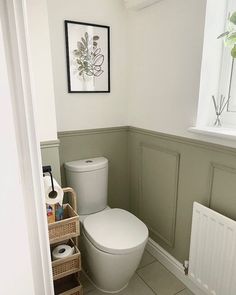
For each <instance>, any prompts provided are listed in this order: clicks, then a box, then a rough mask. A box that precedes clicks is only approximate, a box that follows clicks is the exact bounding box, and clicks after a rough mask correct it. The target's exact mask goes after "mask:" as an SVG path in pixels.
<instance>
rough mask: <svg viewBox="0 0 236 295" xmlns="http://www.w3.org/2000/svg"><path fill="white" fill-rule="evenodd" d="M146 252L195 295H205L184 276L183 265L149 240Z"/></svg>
mask: <svg viewBox="0 0 236 295" xmlns="http://www.w3.org/2000/svg"><path fill="white" fill-rule="evenodd" d="M146 250H147V251H148V252H149V253H150V254H152V256H154V257H155V258H156V259H157V260H158V261H159V262H160V263H161V264H163V265H164V266H165V267H166V268H167V269H168V270H169V271H170V272H171V273H173V274H174V275H175V276H176V277H177V278H178V279H179V280H180V281H181V282H182V283H183V284H184V285H185V286H186V287H187V288H188V289H189V290H190V291H192V292H193V293H194V294H195V295H206V293H205V292H203V291H202V290H201V289H199V288H198V287H197V286H196V285H195V284H194V283H193V282H192V281H191V280H190V278H189V277H188V276H186V275H185V274H184V267H183V265H182V264H181V263H180V262H179V261H178V260H177V259H175V258H174V257H173V256H171V255H170V254H169V253H168V252H167V251H166V250H164V249H163V248H162V247H161V246H159V245H158V244H157V243H156V242H155V241H153V240H152V239H151V238H149V240H148V243H147V247H146Z"/></svg>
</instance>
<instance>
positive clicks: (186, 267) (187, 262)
mask: <svg viewBox="0 0 236 295" xmlns="http://www.w3.org/2000/svg"><path fill="white" fill-rule="evenodd" d="M183 267H184V273H185V275H186V276H187V275H188V268H189V261H188V260H185V261H184V264H183Z"/></svg>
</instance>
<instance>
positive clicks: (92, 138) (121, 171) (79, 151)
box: [58, 127, 130, 209]
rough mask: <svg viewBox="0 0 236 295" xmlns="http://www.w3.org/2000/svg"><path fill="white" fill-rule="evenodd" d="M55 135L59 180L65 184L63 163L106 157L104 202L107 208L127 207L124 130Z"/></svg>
mask: <svg viewBox="0 0 236 295" xmlns="http://www.w3.org/2000/svg"><path fill="white" fill-rule="evenodd" d="M58 136H59V139H60V163H61V175H62V183H63V184H66V179H65V170H64V163H65V162H68V161H74V160H79V159H84V158H92V157H101V156H103V157H106V158H108V160H109V181H108V203H109V205H110V206H111V207H119V208H124V209H129V207H130V206H129V173H128V149H127V144H128V129H127V128H126V127H120V128H119V127H118V128H106V129H96V130H86V131H72V132H61V133H59V134H58Z"/></svg>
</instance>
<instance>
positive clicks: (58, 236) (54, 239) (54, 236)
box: [48, 204, 80, 244]
mask: <svg viewBox="0 0 236 295" xmlns="http://www.w3.org/2000/svg"><path fill="white" fill-rule="evenodd" d="M63 209H64V212H63V220H60V221H56V222H53V223H50V224H49V225H48V232H49V241H50V244H55V243H58V242H61V241H65V240H68V239H70V238H74V237H77V236H79V234H80V227H79V216H78V214H77V213H76V212H75V211H74V209H72V207H71V206H70V205H69V204H66V205H63Z"/></svg>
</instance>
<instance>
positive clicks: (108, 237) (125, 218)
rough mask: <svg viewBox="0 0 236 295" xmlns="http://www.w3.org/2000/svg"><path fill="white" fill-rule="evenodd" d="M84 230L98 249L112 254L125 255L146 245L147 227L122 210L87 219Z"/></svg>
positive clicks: (105, 212)
mask: <svg viewBox="0 0 236 295" xmlns="http://www.w3.org/2000/svg"><path fill="white" fill-rule="evenodd" d="M83 226H84V230H85V234H86V236H87V237H88V238H89V240H90V241H91V243H93V244H94V245H95V246H96V247H97V248H98V249H100V250H102V251H104V252H107V253H110V254H125V253H129V252H132V251H133V250H134V249H135V248H138V247H139V246H140V245H142V244H143V243H145V242H146V241H147V238H148V229H147V227H146V225H145V224H144V223H143V222H142V221H141V220H139V219H138V218H137V217H136V216H134V215H133V214H131V213H129V212H128V211H125V210H122V209H110V210H107V211H102V212H99V213H96V214H93V215H91V216H88V217H87V218H85V220H84V223H83Z"/></svg>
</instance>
